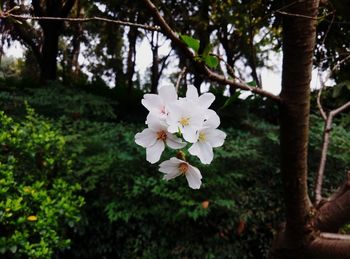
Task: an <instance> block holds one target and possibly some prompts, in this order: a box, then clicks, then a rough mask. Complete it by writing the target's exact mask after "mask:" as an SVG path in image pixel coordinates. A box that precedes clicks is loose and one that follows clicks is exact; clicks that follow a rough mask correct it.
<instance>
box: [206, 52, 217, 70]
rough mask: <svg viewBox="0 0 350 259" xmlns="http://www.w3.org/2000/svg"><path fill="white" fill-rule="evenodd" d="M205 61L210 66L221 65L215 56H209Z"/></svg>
mask: <svg viewBox="0 0 350 259" xmlns="http://www.w3.org/2000/svg"><path fill="white" fill-rule="evenodd" d="M204 62H205V64H206V65H207V66H208V67H210V68H217V66H218V65H219V60H218V58H217V57H215V56H210V55H209V56H207V57H206V58H205V60H204Z"/></svg>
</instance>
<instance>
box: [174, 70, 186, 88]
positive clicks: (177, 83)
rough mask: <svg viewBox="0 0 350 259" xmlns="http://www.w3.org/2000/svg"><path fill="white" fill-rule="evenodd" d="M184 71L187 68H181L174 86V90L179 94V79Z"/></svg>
mask: <svg viewBox="0 0 350 259" xmlns="http://www.w3.org/2000/svg"><path fill="white" fill-rule="evenodd" d="M186 70H187V67H183V69H182V70H181V72H180V74H179V76H178V78H177V81H176V86H175V89H176V92H177V93H178V92H179V88H180V82H181V79H182V78H183V76H184V75H185V73H186Z"/></svg>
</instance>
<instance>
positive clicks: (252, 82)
mask: <svg viewBox="0 0 350 259" xmlns="http://www.w3.org/2000/svg"><path fill="white" fill-rule="evenodd" d="M246 84H247V85H249V86H253V87H256V86H257V84H256V81H255V80H253V81H250V82H248V83H246Z"/></svg>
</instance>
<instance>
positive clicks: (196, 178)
mask: <svg viewBox="0 0 350 259" xmlns="http://www.w3.org/2000/svg"><path fill="white" fill-rule="evenodd" d="M159 171H160V172H162V173H164V174H165V175H164V178H163V179H165V180H167V181H169V180H171V179H173V178H175V177H177V176H180V175H185V176H186V179H187V182H188V185H189V186H190V187H191V188H192V189H199V188H200V186H201V184H202V181H201V179H202V175H201V173H200V171H199V170H198V168H196V167H194V166H192V165H190V164H189V163H187V162H186V161H183V160H180V159H178V158H176V157H172V158H170V160H166V161H164V162H162V163H161V164H160V165H159Z"/></svg>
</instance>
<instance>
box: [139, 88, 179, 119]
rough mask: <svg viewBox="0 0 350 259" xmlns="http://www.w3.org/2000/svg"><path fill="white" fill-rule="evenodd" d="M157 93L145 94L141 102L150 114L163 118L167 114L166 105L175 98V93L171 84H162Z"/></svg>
mask: <svg viewBox="0 0 350 259" xmlns="http://www.w3.org/2000/svg"><path fill="white" fill-rule="evenodd" d="M158 93H159V94H145V95H144V96H143V99H142V100H141V103H142V104H143V106H145V107H146V108H147V110H149V111H150V113H151V114H153V115H155V116H157V117H159V118H161V119H165V118H166V117H167V114H168V109H167V106H168V105H170V104H172V103H174V102H175V101H176V100H177V93H176V90H175V88H174V87H173V86H163V87H161V88H159V90H158Z"/></svg>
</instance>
